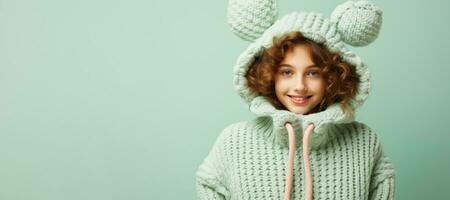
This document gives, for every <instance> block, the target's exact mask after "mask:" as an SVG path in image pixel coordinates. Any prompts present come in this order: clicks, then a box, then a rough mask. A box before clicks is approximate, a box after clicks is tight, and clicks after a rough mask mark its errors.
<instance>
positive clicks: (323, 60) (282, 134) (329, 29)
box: [196, 0, 395, 200]
mask: <svg viewBox="0 0 450 200" xmlns="http://www.w3.org/2000/svg"><path fill="white" fill-rule="evenodd" d="M255 5H258V6H260V7H258V10H257V11H255V12H254V13H253V12H252V11H253V10H255V9H254V7H255ZM246 6H248V7H246ZM275 8H276V2H275V1H270V0H260V1H243V2H238V1H237V0H231V1H230V3H229V8H228V18H229V23H230V25H231V27H232V30H233V31H234V32H235V33H236V34H237V35H238V36H240V37H242V38H244V39H246V40H250V41H253V43H252V44H251V45H250V46H249V48H247V50H246V51H245V52H244V53H243V54H241V56H240V57H239V58H238V61H237V63H236V66H235V69H234V75H235V76H234V84H235V87H236V90H237V91H238V93H239V95H240V96H241V97H242V98H243V100H244V101H246V102H247V103H249V108H250V111H251V112H253V113H254V114H256V115H257V117H256V118H255V119H252V120H250V121H243V122H238V123H234V124H231V125H229V126H228V127H226V128H225V129H224V130H223V131H222V133H221V134H220V135H219V137H218V138H217V140H216V142H215V144H214V146H213V148H212V150H211V151H210V153H209V154H208V156H207V157H206V158H205V159H204V161H203V163H202V164H201V165H200V166H199V168H198V171H197V173H196V176H197V178H196V180H197V182H196V187H197V192H198V197H199V198H200V199H283V198H284V199H308V200H309V199H313V198H314V199H345V200H349V199H394V192H395V189H394V186H395V184H394V181H395V172H394V168H393V165H392V162H391V161H390V160H389V158H388V157H387V156H386V155H385V154H384V152H383V150H382V148H381V143H380V141H379V139H378V137H377V134H376V133H374V132H373V131H372V129H371V128H370V127H369V126H367V125H366V124H364V123H361V122H357V121H354V114H355V110H356V109H357V108H358V107H360V106H361V105H362V104H363V102H364V101H365V100H366V99H367V97H368V94H369V89H370V73H369V71H368V68H367V66H366V64H365V63H363V62H362V61H361V59H360V58H359V57H358V56H356V55H355V54H354V53H352V52H350V51H349V50H347V49H346V48H345V45H344V43H346V44H349V45H353V46H365V45H368V44H369V43H371V42H372V41H374V40H375V39H376V37H377V35H378V32H379V29H380V26H381V14H382V12H381V10H380V9H379V8H378V7H376V6H375V5H374V4H372V3H371V2H369V1H348V2H346V3H344V4H342V5H340V6H338V7H337V8H336V9H335V11H334V12H333V14H332V16H331V19H326V18H323V17H322V15H321V14H317V13H305V12H294V13H291V14H289V15H286V16H285V17H283V18H282V19H280V20H278V21H276V22H274V20H275V18H276V15H277V11H276V9H275ZM246 12H250V13H246ZM249 16H251V17H249ZM300 144H301V145H300Z"/></svg>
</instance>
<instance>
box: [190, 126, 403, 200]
mask: <svg viewBox="0 0 450 200" xmlns="http://www.w3.org/2000/svg"><path fill="white" fill-rule="evenodd" d="M328 134H329V136H333V137H332V138H331V137H330V138H329V139H330V140H329V142H328V143H327V144H326V145H324V146H323V147H322V148H319V149H312V151H311V152H310V159H311V169H312V175H313V177H314V178H313V185H314V187H313V198H314V199H345V200H350V199H371V200H372V199H394V177H395V176H394V175H395V173H394V169H393V166H392V163H391V162H390V160H389V159H388V157H386V155H385V154H384V153H383V151H382V148H381V145H380V141H379V140H378V138H377V135H376V134H375V133H374V132H373V131H372V130H371V129H370V128H369V127H368V126H367V125H365V124H363V123H360V122H352V123H348V124H341V125H333V126H330V127H329V133H328ZM281 137H283V136H282V135H279V134H275V132H274V130H273V126H272V120H271V118H270V117H258V118H256V119H254V120H251V121H248V122H239V123H234V124H232V125H230V126H228V127H227V128H225V129H224V130H223V131H222V133H221V134H220V135H219V137H218V139H217V140H216V142H215V144H214V146H213V148H212V150H211V151H210V153H209V154H208V156H207V157H206V159H205V160H204V161H203V163H202V164H201V165H200V167H199V169H198V171H197V186H196V188H197V192H198V197H199V199H202V200H203V199H236V200H237V199H283V192H284V191H283V190H284V182H285V176H286V164H285V163H286V162H287V159H288V158H287V155H288V152H287V151H288V149H287V148H283V147H282V146H280V145H279V144H278V142H277V141H282V140H285V139H286V138H281ZM301 151H302V147H298V148H297V154H296V155H298V156H297V158H296V162H295V165H294V166H295V167H294V169H295V171H294V187H293V193H292V199H304V196H305V191H304V189H303V188H304V183H303V181H304V173H303V171H304V169H303V164H302V158H301V153H300V152H301Z"/></svg>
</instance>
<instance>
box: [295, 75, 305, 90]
mask: <svg viewBox="0 0 450 200" xmlns="http://www.w3.org/2000/svg"><path fill="white" fill-rule="evenodd" d="M294 81H295V88H294V90H295V91H296V92H300V93H301V92H306V90H307V89H308V88H307V85H306V80H305V79H304V78H303V77H302V76H299V77H298V78H297V79H295V80H294Z"/></svg>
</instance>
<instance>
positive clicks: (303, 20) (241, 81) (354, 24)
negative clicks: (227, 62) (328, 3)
mask: <svg viewBox="0 0 450 200" xmlns="http://www.w3.org/2000/svg"><path fill="white" fill-rule="evenodd" d="M277 12H278V11H277V5H276V1H274V0H230V1H229V4H228V23H229V24H230V26H231V29H232V31H233V32H234V33H235V34H236V35H238V36H239V37H241V38H242V39H244V40H247V41H251V42H252V43H251V44H250V46H248V48H247V49H246V50H245V51H244V52H243V53H242V54H241V55H240V56H239V58H238V60H237V62H236V64H235V66H234V70H233V75H234V77H233V78H234V79H233V84H234V87H235V89H236V91H237V92H238V94H239V96H240V97H241V98H242V99H243V100H244V101H245V102H246V103H248V104H249V109H250V111H251V112H252V113H254V114H256V115H257V116H268V117H270V118H271V119H272V123H273V134H274V135H273V136H274V137H273V138H274V140H275V142H276V143H278V144H279V145H281V146H282V147H287V145H288V134H287V129H286V127H285V124H286V122H289V123H290V124H291V125H292V126H293V129H294V131H295V133H296V141H297V144H299V143H300V142H301V141H302V134H301V133H302V132H303V131H304V130H305V129H306V128H307V126H308V125H309V124H313V125H314V126H315V128H314V130H313V134H312V138H311V141H310V142H311V143H310V146H311V148H313V149H315V148H320V147H321V146H322V145H323V144H326V143H327V141H329V140H330V138H331V137H332V136H333V135H331V134H330V133H329V132H328V131H327V127H328V126H329V125H333V124H342V123H349V122H352V121H353V120H354V115H345V114H344V112H343V110H342V109H341V107H340V106H339V104H338V103H335V104H333V105H331V106H329V107H328V108H327V109H326V110H324V111H322V112H318V113H313V114H308V115H302V114H298V115H297V114H295V113H293V112H290V111H288V110H277V109H276V108H275V107H274V106H273V105H272V104H271V103H270V102H269V101H267V100H266V99H265V98H264V97H263V96H259V95H251V93H250V88H249V87H248V85H247V80H246V78H245V75H246V73H247V71H248V70H249V68H250V66H251V64H252V63H253V61H254V59H255V57H256V56H257V55H260V54H261V53H262V52H263V51H264V50H265V49H267V48H269V47H270V46H271V45H272V39H273V37H279V36H282V35H284V34H286V33H289V32H293V31H300V32H301V33H302V34H303V35H304V36H305V37H306V38H309V39H311V40H313V41H315V42H317V43H322V44H324V45H325V46H326V47H327V48H328V49H329V50H330V51H332V52H337V53H339V54H340V55H341V57H342V59H343V60H344V61H347V62H348V63H350V64H352V65H353V66H354V67H356V72H357V73H358V74H359V75H360V81H361V82H360V84H359V87H358V90H357V93H356V94H355V95H354V96H353V97H352V99H351V100H350V102H349V104H350V106H351V107H352V108H353V109H354V110H355V111H356V110H357V108H358V107H360V106H361V105H362V104H363V103H364V101H365V100H366V99H367V97H368V95H369V90H370V72H369V70H368V68H367V65H366V64H365V63H364V62H363V61H362V60H361V58H360V57H359V56H357V55H356V54H355V53H353V52H351V51H350V50H348V49H347V48H346V46H345V45H346V44H349V45H352V46H365V45H368V44H369V43H371V42H372V41H374V40H375V39H376V38H377V36H378V33H379V30H380V27H381V21H382V20H381V15H382V11H381V10H380V9H379V8H378V7H377V6H375V5H374V4H373V3H371V2H369V1H347V2H345V3H343V4H341V5H339V6H338V7H336V9H335V10H334V11H333V13H332V15H331V17H330V18H329V19H328V18H325V17H323V15H322V14H320V13H314V12H293V13H290V14H287V15H285V16H284V17H282V18H281V19H279V20H276V17H277ZM275 20H276V21H275Z"/></svg>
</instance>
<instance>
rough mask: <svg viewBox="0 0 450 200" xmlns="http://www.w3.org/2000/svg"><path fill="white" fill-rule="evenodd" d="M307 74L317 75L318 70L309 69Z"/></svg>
mask: <svg viewBox="0 0 450 200" xmlns="http://www.w3.org/2000/svg"><path fill="white" fill-rule="evenodd" d="M308 75H311V76H318V75H319V72H318V71H315V70H314V71H309V72H308Z"/></svg>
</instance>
